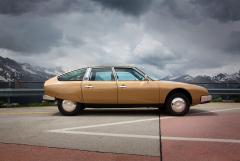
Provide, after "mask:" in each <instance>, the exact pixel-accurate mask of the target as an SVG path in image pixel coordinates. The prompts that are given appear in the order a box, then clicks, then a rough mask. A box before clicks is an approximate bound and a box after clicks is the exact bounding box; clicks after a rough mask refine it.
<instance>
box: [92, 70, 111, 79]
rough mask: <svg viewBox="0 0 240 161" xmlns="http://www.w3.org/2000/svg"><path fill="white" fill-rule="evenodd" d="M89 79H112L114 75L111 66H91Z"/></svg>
mask: <svg viewBox="0 0 240 161" xmlns="http://www.w3.org/2000/svg"><path fill="white" fill-rule="evenodd" d="M89 80H90V81H113V80H114V76H113V73H112V69H111V68H92V71H91V74H90V77H89Z"/></svg>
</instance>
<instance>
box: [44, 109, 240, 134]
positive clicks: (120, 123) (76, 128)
mask: <svg viewBox="0 0 240 161" xmlns="http://www.w3.org/2000/svg"><path fill="white" fill-rule="evenodd" d="M236 109H240V108H229V109H220V110H212V111H204V112H198V113H194V114H192V115H191V114H189V115H191V116H193V115H197V114H202V113H212V112H224V111H229V110H236ZM189 115H188V116H189ZM170 118H179V117H173V116H167V117H161V118H160V119H161V120H163V119H170ZM158 119H159V118H158V117H155V118H149V119H139V120H131V121H121V122H114V123H104V124H96V125H88V126H77V127H70V128H63V129H55V130H49V131H48V132H59V131H68V130H79V129H88V128H95V127H104V126H113V125H122V124H131V123H138V122H145V121H154V120H158Z"/></svg>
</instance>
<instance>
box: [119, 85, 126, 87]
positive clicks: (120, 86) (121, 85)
mask: <svg viewBox="0 0 240 161" xmlns="http://www.w3.org/2000/svg"><path fill="white" fill-rule="evenodd" d="M119 88H127V86H125V85H121V86H119Z"/></svg>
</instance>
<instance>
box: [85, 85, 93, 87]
mask: <svg viewBox="0 0 240 161" xmlns="http://www.w3.org/2000/svg"><path fill="white" fill-rule="evenodd" d="M92 87H93V86H92V85H86V86H85V88H92Z"/></svg>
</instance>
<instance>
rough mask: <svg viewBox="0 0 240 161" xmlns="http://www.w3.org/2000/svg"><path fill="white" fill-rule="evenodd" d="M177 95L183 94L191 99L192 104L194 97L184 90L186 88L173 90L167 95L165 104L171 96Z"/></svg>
mask: <svg viewBox="0 0 240 161" xmlns="http://www.w3.org/2000/svg"><path fill="white" fill-rule="evenodd" d="M175 93H183V94H184V95H185V96H186V97H187V98H188V99H189V103H190V104H192V96H191V94H190V93H189V92H188V91H187V90H186V89H184V88H175V89H173V90H171V91H170V92H169V93H168V94H167V96H166V99H165V103H166V101H167V100H168V98H169V97H170V96H171V95H173V94H175Z"/></svg>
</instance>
